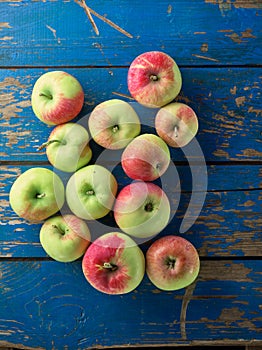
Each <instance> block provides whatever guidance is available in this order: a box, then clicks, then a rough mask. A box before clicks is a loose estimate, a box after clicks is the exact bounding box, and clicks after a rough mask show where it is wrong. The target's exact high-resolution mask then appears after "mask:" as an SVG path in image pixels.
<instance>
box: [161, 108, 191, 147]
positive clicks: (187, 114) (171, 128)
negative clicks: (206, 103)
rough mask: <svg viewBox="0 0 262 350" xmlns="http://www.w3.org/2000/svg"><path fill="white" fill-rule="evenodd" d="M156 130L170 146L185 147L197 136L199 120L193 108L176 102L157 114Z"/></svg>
mask: <svg viewBox="0 0 262 350" xmlns="http://www.w3.org/2000/svg"><path fill="white" fill-rule="evenodd" d="M155 128H156V132H157V134H158V135H159V136H160V137H161V138H162V139H163V140H164V141H165V142H166V143H167V144H168V145H169V146H171V147H184V146H186V145H187V144H188V143H189V142H190V141H191V140H192V139H193V138H194V137H195V135H196V134H197V131H198V118H197V116H196V113H195V112H194V111H193V109H192V108H191V107H189V106H187V105H186V104H184V103H180V102H174V103H170V104H169V105H167V106H165V107H162V108H161V109H160V110H159V111H158V112H157V114H156V117H155Z"/></svg>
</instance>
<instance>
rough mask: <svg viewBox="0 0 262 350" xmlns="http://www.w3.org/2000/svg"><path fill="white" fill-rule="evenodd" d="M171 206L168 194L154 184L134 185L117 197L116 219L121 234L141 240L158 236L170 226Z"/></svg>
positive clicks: (127, 187)
mask: <svg viewBox="0 0 262 350" xmlns="http://www.w3.org/2000/svg"><path fill="white" fill-rule="evenodd" d="M169 216H170V204H169V200H168V198H167V196H166V194H165V192H164V191H163V190H162V189H161V188H160V187H159V186H157V185H155V184H153V183H150V182H149V183H145V182H141V181H139V182H133V183H131V184H130V185H127V186H125V187H124V188H123V189H122V190H121V191H120V193H119V195H118V196H117V198H116V201H115V206H114V217H115V220H116V223H117V225H118V226H119V227H120V228H121V230H122V231H124V232H125V233H128V234H129V235H131V236H134V237H138V238H148V237H151V236H153V235H156V234H158V233H159V232H160V231H162V230H163V229H164V228H165V227H166V225H167V224H168V221H169Z"/></svg>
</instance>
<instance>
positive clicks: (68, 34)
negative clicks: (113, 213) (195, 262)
mask: <svg viewBox="0 0 262 350" xmlns="http://www.w3.org/2000/svg"><path fill="white" fill-rule="evenodd" d="M87 5H88V6H90V7H91V8H92V10H94V11H96V12H97V13H98V14H100V15H101V16H105V18H106V19H110V20H111V21H113V22H114V23H116V24H117V25H119V26H120V27H121V28H122V29H124V30H125V31H126V32H127V33H126V32H123V31H119V30H117V29H116V28H114V27H112V26H111V25H110V24H108V23H106V22H105V18H103V17H102V19H99V18H97V17H96V16H94V15H93V18H94V20H95V23H96V25H97V27H98V30H99V35H97V34H96V33H95V31H94V28H93V27H92V25H91V23H90V21H89V19H88V17H87V12H86V8H85V6H84V4H83V3H82V6H81V4H80V2H76V1H73V0H71V1H70V0H64V1H62V0H61V1H60V0H58V1H51V0H46V1H41V0H31V1H30V0H2V1H1V2H0V161H1V166H0V346H6V347H8V346H9V347H12V346H13V347H21V348H22V347H23V348H30V349H31V348H33V349H40V348H41V349H59V350H60V349H73V350H75V349H86V348H97V347H99V348H100V347H112V346H115V347H117V346H127V345H130V346H143V345H151V346H153V345H154V346H157V345H174V346H175V345H177V346H182V345H209V346H211V345H228V346H229V345H232V344H234V345H243V346H246V347H247V348H248V349H249V346H250V347H251V346H262V332H261V329H262V285H261V280H262V261H261V256H262V210H261V204H262V167H261V165H262V106H261V105H262V103H261V77H262V70H261V63H262V61H261V57H262V48H261V46H262V25H261V23H262V20H261V18H262V2H261V0H224V1H223V0H177V1H174V0H173V1H166V0H162V1H153V0H145V1H139V0H132V1H128V0H111V1H98V0H94V1H91V2H89V3H88V2H87ZM128 33H129V34H130V35H129V34H128ZM149 50H161V51H164V52H166V53H168V54H169V55H171V56H172V57H173V58H174V59H175V60H176V62H177V63H178V65H179V66H180V68H181V72H182V77H183V86H182V90H181V93H180V94H179V96H178V97H177V100H178V101H180V102H184V103H187V104H188V105H190V106H191V107H192V108H193V109H194V110H195V111H196V113H197V115H198V117H199V124H200V128H199V133H198V135H197V142H198V143H199V145H200V147H201V149H202V151H203V154H204V157H205V161H206V168H207V175H208V187H207V191H205V193H204V196H205V202H204V205H203V207H202V208H201V212H200V215H199V216H198V218H197V220H196V222H195V223H194V224H193V225H192V226H191V227H190V228H189V229H188V230H187V231H186V232H185V233H183V234H181V233H179V227H180V224H181V221H182V219H183V217H184V215H185V213H186V211H187V209H188V205H189V202H190V198H191V193H192V176H191V173H192V167H191V168H190V166H189V164H188V159H187V156H186V155H185V154H184V153H183V152H182V151H181V150H172V151H171V153H172V158H173V160H174V164H175V166H176V169H177V172H178V175H179V178H180V180H181V191H180V192H181V193H180V201H179V206H178V208H177V210H176V212H175V213H173V219H172V221H171V222H170V224H169V225H168V227H167V228H166V229H165V230H164V231H163V232H162V233H161V234H160V235H161V236H162V235H165V234H174V233H175V234H179V235H182V236H183V237H185V238H186V239H188V240H190V241H191V242H192V243H193V244H194V245H195V246H196V248H197V250H198V252H199V254H200V258H201V270H200V274H199V277H198V278H197V280H196V282H195V283H194V284H192V285H191V286H189V287H187V288H185V289H182V290H179V291H176V292H162V291H160V290H158V289H156V288H155V287H154V286H153V285H152V284H151V283H150V281H149V279H148V278H147V277H146V276H145V277H144V279H143V281H142V284H141V285H140V286H139V287H138V288H137V289H136V290H135V291H134V292H132V293H130V294H127V295H123V296H109V295H105V294H102V293H99V292H97V291H96V290H94V289H93V288H92V287H91V286H90V285H89V284H88V283H87V281H86V280H85V278H84V276H83V274H82V271H81V259H79V260H78V261H76V262H73V263H58V262H56V261H53V260H52V259H51V258H49V257H48V256H47V255H46V253H45V252H44V250H43V249H42V247H41V245H40V242H39V229H40V227H41V225H40V224H34V225H33V224H29V223H27V222H26V221H24V220H23V219H21V218H19V217H17V216H16V215H15V213H14V212H13V211H12V209H11V208H10V205H9V197H8V194H9V191H10V187H11V185H12V183H13V182H14V181H15V179H16V178H17V177H18V176H19V174H21V173H22V172H24V171H25V170H26V169H28V168H30V167H34V166H44V167H49V168H52V167H51V166H50V164H49V163H48V161H47V158H46V155H45V152H44V151H42V152H39V151H38V150H37V148H38V146H39V145H40V144H41V143H42V142H43V141H44V140H46V138H47V137H48V135H49V133H50V130H51V129H50V127H47V126H46V125H44V124H43V123H41V122H40V121H39V120H38V119H37V118H36V117H35V116H34V114H33V111H32V108H31V103H30V96H31V92H32V87H33V85H34V83H35V81H36V79H37V78H38V77H39V76H40V75H41V74H43V73H45V72H47V71H51V70H57V69H59V70H64V71H67V72H69V73H71V74H73V75H74V76H75V77H76V78H77V79H78V80H79V81H80V83H81V84H82V86H83V88H84V92H85V104H84V107H83V110H82V112H81V114H80V116H79V118H81V117H83V116H85V115H87V114H88V113H90V112H91V111H92V109H93V108H94V107H95V106H96V105H97V104H98V103H100V102H102V101H104V100H106V99H111V98H120V99H123V100H126V101H131V100H130V99H129V93H128V89H127V82H126V76H127V70H128V66H129V64H130V63H131V61H132V60H133V59H134V58H135V57H136V56H137V55H138V54H140V53H142V52H145V51H149ZM93 146H94V153H95V152H96V146H95V145H93ZM195 166H196V168H195V170H194V171H197V164H196V165H195ZM115 173H116V176H117V179H118V181H119V183H120V184H122V185H124V184H125V183H126V182H127V179H126V177H124V175H123V172H121V169H120V167H116V169H115ZM166 190H167V193H168V194H169V195H170V196H171V197H172V196H173V195H174V193H175V190H176V188H175V186H174V188H173V187H172V186H169V187H168V188H167V189H166ZM202 190H203V189H202ZM90 227H91V229H92V225H91V226H90ZM142 249H143V250H144V251H146V249H147V245H146V244H145V245H143V246H142Z"/></svg>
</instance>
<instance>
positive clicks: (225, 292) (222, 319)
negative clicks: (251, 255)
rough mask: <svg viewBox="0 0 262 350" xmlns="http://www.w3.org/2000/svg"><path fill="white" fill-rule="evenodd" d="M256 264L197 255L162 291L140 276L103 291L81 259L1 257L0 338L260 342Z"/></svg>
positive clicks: (78, 345)
mask: <svg viewBox="0 0 262 350" xmlns="http://www.w3.org/2000/svg"><path fill="white" fill-rule="evenodd" d="M261 268H262V263H261V261H255V260H250V261H241V260H239V261H230V260H227V261H202V262H201V270H200V274H199V277H198V279H197V281H196V283H195V284H194V285H191V286H190V287H188V288H187V289H182V290H179V291H176V292H161V291H159V290H158V289H156V288H155V287H154V286H153V285H152V284H151V283H150V282H149V280H148V278H147V277H146V276H145V277H144V279H143V281H142V283H141V285H140V286H138V288H137V289H136V290H135V291H133V292H131V293H129V294H127V295H123V296H110V295H105V294H102V293H100V292H97V291H96V290H94V289H93V288H92V287H91V286H90V285H89V284H88V283H87V282H86V280H85V278H84V276H83V274H82V270H81V262H80V261H77V262H75V263H68V264H63V263H57V262H52V261H23V262H19V261H2V262H0V273H1V289H0V293H1V298H0V319H1V323H0V345H1V342H2V343H3V342H5V343H4V345H5V346H8V342H11V343H13V344H14V345H16V346H18V344H20V345H19V346H20V347H22V346H23V347H29V346H30V347H34V348H36V347H39V348H44V349H54V350H56V349H57V350H60V349H63V348H67V349H87V348H99V347H102V346H104V347H106V346H125V347H127V346H128V345H137V344H139V345H151V346H153V345H164V344H165V345H173V346H174V345H175V344H177V345H182V344H185V345H190V344H194V345H197V344H198V343H201V342H205V343H206V344H212V342H213V343H215V342H216V341H217V342H218V343H219V342H220V344H222V343H223V344H224V346H225V345H226V344H230V342H231V344H232V343H233V342H235V344H236V343H237V344H239V345H240V344H242V345H245V344H248V343H249V342H251V341H257V344H258V345H259V344H262V338H261V332H260V329H261V317H260V315H261V310H260V306H261V303H262V300H261V298H262V296H261Z"/></svg>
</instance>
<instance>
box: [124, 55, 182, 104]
mask: <svg viewBox="0 0 262 350" xmlns="http://www.w3.org/2000/svg"><path fill="white" fill-rule="evenodd" d="M127 84H128V89H129V92H130V94H131V96H132V97H133V98H134V99H135V100H136V101H137V102H139V103H140V104H142V105H144V106H146V107H150V108H157V107H162V106H164V105H166V104H168V103H169V102H171V101H172V100H173V99H174V98H175V97H176V96H177V95H178V94H179V92H180V90H181V86H182V77H181V73H180V70H179V68H178V66H177V64H176V62H175V61H174V60H173V58H171V57H170V56H169V55H167V54H166V53H164V52H161V51H149V52H145V53H142V54H141V55H139V56H137V57H136V58H135V59H134V61H133V62H132V63H131V65H130V67H129V70H128V77H127Z"/></svg>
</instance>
